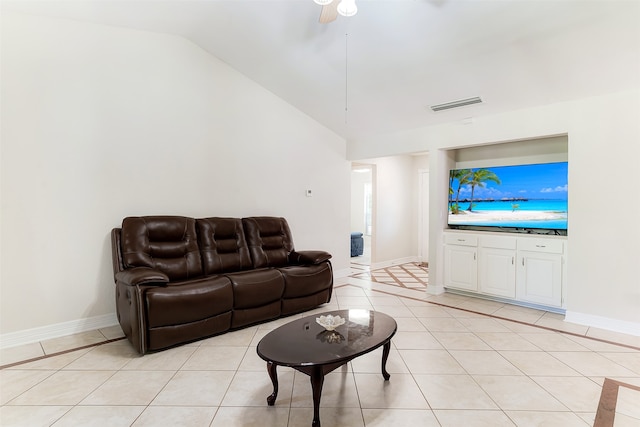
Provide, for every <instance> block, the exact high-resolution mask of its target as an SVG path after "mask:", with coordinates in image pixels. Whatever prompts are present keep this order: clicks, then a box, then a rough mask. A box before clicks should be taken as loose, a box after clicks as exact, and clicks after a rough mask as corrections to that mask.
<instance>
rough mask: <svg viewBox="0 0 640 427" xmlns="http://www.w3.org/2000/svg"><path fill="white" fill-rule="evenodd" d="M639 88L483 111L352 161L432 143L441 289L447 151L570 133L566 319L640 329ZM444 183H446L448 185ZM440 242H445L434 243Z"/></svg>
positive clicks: (355, 154)
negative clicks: (639, 246)
mask: <svg viewBox="0 0 640 427" xmlns="http://www.w3.org/2000/svg"><path fill="white" fill-rule="evenodd" d="M638 117H640V91H639V90H638V88H631V89H630V90H628V91H625V92H620V93H613V94H608V95H602V96H598V97H592V98H586V99H579V100H574V101H570V102H564V103H560V104H553V105H547V106H541V107H537V108H530V109H526V110H518V111H512V112H508V113H504V114H498V115H493V116H485V117H477V118H476V119H475V121H474V123H473V124H466V125H465V124H460V123H449V124H446V125H439V126H433V127H427V128H422V129H415V130H411V131H406V132H401V133H397V134H393V135H387V136H384V137H378V138H376V139H369V140H367V141H353V142H351V141H350V143H349V146H348V154H347V157H348V158H349V159H350V160H358V159H361V158H369V157H371V156H383V155H392V154H394V153H409V152H414V151H415V152H422V151H430V154H431V155H430V159H431V161H430V178H431V181H432V183H433V184H432V186H431V199H430V205H431V218H432V221H431V227H430V234H431V249H432V250H431V251H430V266H431V268H432V270H433V271H431V272H430V278H433V279H434V283H433V284H432V286H434V287H442V275H441V271H440V270H441V268H442V266H441V261H442V246H441V235H442V230H443V228H444V227H443V220H442V218H443V217H444V216H446V191H445V190H444V187H443V190H442V191H439V187H438V184H443V183H446V182H447V180H446V174H447V173H448V169H449V167H450V166H451V162H452V158H451V157H450V156H448V155H447V151H446V150H448V149H452V148H459V147H468V146H474V145H482V144H488V143H497V142H508V141H516V140H522V139H532V138H540V137H547V136H554V135H563V134H567V135H568V145H569V149H568V153H569V154H568V160H569V188H570V190H569V224H570V225H569V245H568V246H569V260H568V264H567V268H568V283H567V284H566V285H567V317H568V318H572V319H576V320H577V319H580V320H581V321H583V322H584V323H589V324H591V325H596V326H601V327H605V326H609V327H610V328H618V329H619V330H621V331H622V330H624V331H625V332H632V333H633V332H637V333H639V334H640V280H638V252H637V249H636V248H637V243H638V242H639V241H640V220H638V218H640V197H637V194H638V192H637V188H636V187H637V185H636V181H637V175H638V171H639V170H640V143H639V141H640V121H639V120H638ZM443 185H444V184H443ZM434 247H437V250H433V249H434Z"/></svg>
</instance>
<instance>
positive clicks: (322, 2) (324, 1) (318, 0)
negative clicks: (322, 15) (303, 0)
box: [313, 0, 333, 6]
mask: <svg viewBox="0 0 640 427" xmlns="http://www.w3.org/2000/svg"><path fill="white" fill-rule="evenodd" d="M313 1H314V2H315V3H316V4H319V5H320V6H326V5H328V4H331V2H332V1H333V0H313Z"/></svg>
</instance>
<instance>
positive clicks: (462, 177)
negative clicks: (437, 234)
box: [449, 169, 472, 214]
mask: <svg viewBox="0 0 640 427" xmlns="http://www.w3.org/2000/svg"><path fill="white" fill-rule="evenodd" d="M471 174H472V170H471V169H457V170H452V171H449V200H451V196H453V181H454V180H455V179H457V180H458V188H457V189H456V202H455V203H452V204H451V207H450V210H451V213H453V214H457V213H458V212H459V211H460V207H459V204H458V200H459V199H460V189H461V188H462V186H463V185H467V184H469V178H470V177H471Z"/></svg>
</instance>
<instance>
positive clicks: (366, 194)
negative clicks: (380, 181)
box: [351, 163, 375, 267]
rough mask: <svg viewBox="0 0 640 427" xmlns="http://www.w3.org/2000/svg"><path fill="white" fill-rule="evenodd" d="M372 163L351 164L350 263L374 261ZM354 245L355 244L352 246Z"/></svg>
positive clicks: (360, 264) (373, 184) (368, 264)
mask: <svg viewBox="0 0 640 427" xmlns="http://www.w3.org/2000/svg"><path fill="white" fill-rule="evenodd" d="M374 168H375V166H374V165H369V164H361V163H354V164H352V166H351V236H352V237H351V239H352V242H351V245H352V247H351V248H352V251H351V264H352V267H353V266H354V265H356V266H366V267H369V266H371V263H372V262H373V261H374V256H373V251H374V243H373V242H374V235H375V209H374V207H375V203H374V199H375V183H374V174H375V170H374ZM354 245H355V246H354Z"/></svg>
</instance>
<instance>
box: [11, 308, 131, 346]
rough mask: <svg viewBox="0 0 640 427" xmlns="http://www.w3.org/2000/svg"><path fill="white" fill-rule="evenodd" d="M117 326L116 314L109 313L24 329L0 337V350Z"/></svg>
mask: <svg viewBox="0 0 640 427" xmlns="http://www.w3.org/2000/svg"><path fill="white" fill-rule="evenodd" d="M117 324H118V318H117V317H116V314H115V313H111V314H103V315H102V316H95V317H87V318H85V319H78V320H72V321H69V322H63V323H56V324H54V325H48V326H42V327H39V328H33V329H25V330H24V331H18V332H10V333H8V334H2V335H0V348H2V349H5V348H10V347H15V346H18V345H24V344H31V343H34V342H39V341H46V340H50V339H53V338H60V337H64V336H67V335H73V334H78V333H81V332H87V331H93V330H95V329H100V328H108V327H111V326H116V325H117Z"/></svg>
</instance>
